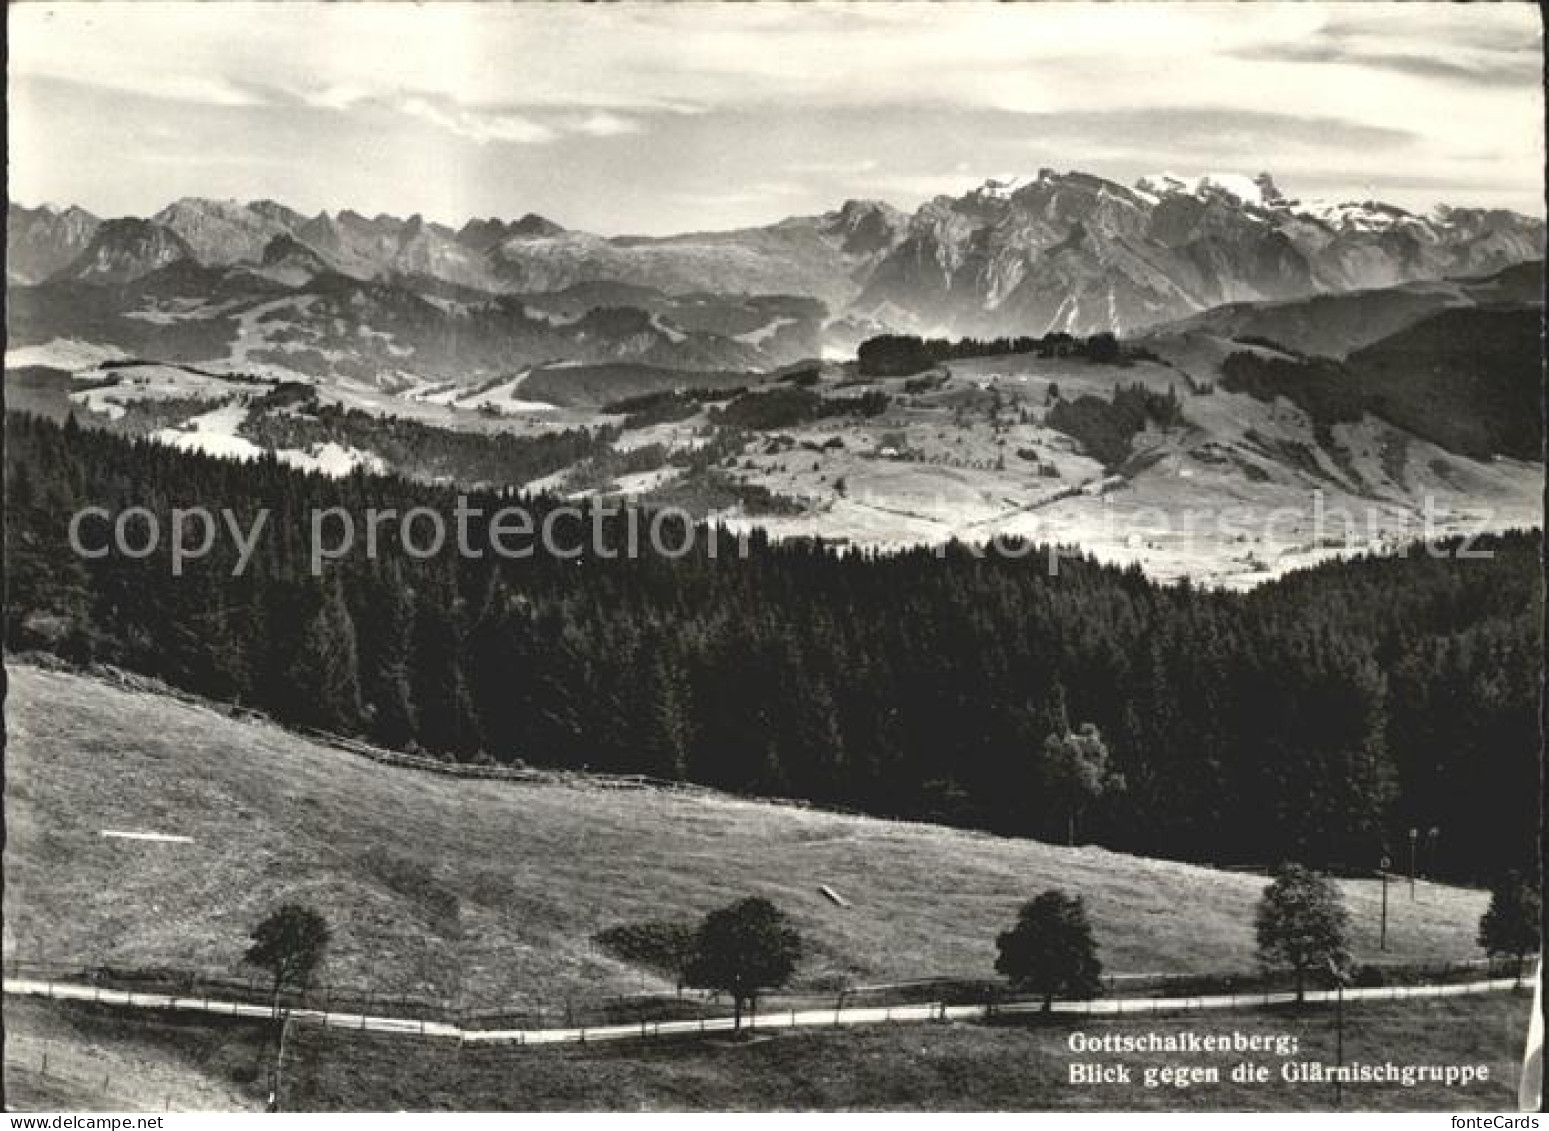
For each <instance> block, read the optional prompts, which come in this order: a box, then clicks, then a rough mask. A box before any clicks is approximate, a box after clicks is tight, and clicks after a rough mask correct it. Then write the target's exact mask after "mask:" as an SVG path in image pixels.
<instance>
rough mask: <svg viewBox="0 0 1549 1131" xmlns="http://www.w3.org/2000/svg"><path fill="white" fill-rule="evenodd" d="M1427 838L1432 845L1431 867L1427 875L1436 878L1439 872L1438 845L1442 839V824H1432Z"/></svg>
mask: <svg viewBox="0 0 1549 1131" xmlns="http://www.w3.org/2000/svg"><path fill="white" fill-rule="evenodd" d="M1426 838H1427V840H1428V842H1429V845H1430V850H1431V859H1430V867H1429V869H1428V870H1427V871H1426V873H1425V874H1426V875H1427V876H1429V877H1430V878H1431V879H1433V880H1434V879H1435V878H1436V872H1437V867H1436V864H1437V856H1438V852H1437V845H1438V842H1439V841H1440V840H1441V826H1440V825H1432V826H1431V828H1430V831H1429V832H1427V833H1426Z"/></svg>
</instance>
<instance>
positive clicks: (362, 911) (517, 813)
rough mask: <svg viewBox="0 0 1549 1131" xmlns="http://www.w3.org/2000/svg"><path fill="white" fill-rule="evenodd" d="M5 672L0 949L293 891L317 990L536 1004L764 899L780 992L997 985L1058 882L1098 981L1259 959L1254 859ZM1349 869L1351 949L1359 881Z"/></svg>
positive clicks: (40, 952) (1428, 888) (248, 916)
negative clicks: (1211, 861) (608, 778)
mask: <svg viewBox="0 0 1549 1131" xmlns="http://www.w3.org/2000/svg"><path fill="white" fill-rule="evenodd" d="M10 675H11V683H10V693H9V702H8V704H7V716H8V724H9V731H10V741H9V747H8V750H7V758H6V767H7V770H6V772H7V785H8V788H7V791H6V802H5V804H6V825H7V837H8V843H7V850H6V855H5V897H4V898H5V948H6V953H7V954H8V955H11V956H14V957H15V958H17V959H20V960H22V961H35V960H40V959H41V960H45V961H48V962H51V963H57V964H63V965H64V966H67V967H68V966H79V967H81V968H85V967H95V966H103V965H108V966H113V967H118V968H126V969H135V968H141V969H143V968H171V969H177V970H193V971H201V972H203V973H205V974H206V975H211V976H232V975H239V976H240V974H241V967H240V955H241V953H242V950H243V947H244V946H245V943H246V935H247V932H248V930H249V929H250V928H251V926H252V925H253V923H255V922H256V921H257V920H258V919H259V918H261V917H262V916H263V915H264V914H265V913H266V912H267V911H268V910H269V909H271V908H272V907H273V906H274V905H275V904H277V903H279V902H281V901H283V900H286V899H291V900H298V901H302V902H305V903H310V904H312V905H314V906H316V907H318V908H320V909H322V910H323V911H324V912H325V913H326V914H327V915H328V917H329V919H330V920H331V921H332V923H333V926H334V930H335V939H334V943H333V946H332V949H331V952H330V958H329V963H328V967H327V970H326V973H325V975H324V979H325V980H326V981H331V982H336V983H340V984H352V985H357V986H360V985H364V984H371V985H372V986H374V988H375V989H376V990H377V992H378V993H412V994H417V995H422V996H430V997H435V998H439V999H442V1000H444V1001H447V1002H449V1003H456V1004H459V1005H461V1006H464V1007H472V1006H476V1005H478V1004H480V1003H484V1004H489V1003H494V1002H498V1003H509V1004H511V1005H513V1006H518V1005H520V1006H525V1007H529V1008H531V1007H539V1006H549V1007H552V1006H554V1005H555V1003H558V1002H562V1001H563V1000H564V999H565V998H566V997H568V996H575V997H578V998H587V997H598V996H602V995H606V994H616V993H629V992H635V991H639V990H643V989H653V990H658V991H660V990H667V991H670V990H671V986H670V985H664V984H663V982H662V981H661V979H660V977H659V976H658V975H656V974H654V973H652V972H651V971H649V970H646V969H643V968H640V967H636V966H632V965H630V964H628V963H626V962H624V961H622V960H620V959H618V958H615V957H613V956H612V955H610V954H609V953H607V952H605V951H603V950H602V949H600V948H599V947H598V946H597V945H595V944H594V943H593V941H592V936H593V935H594V934H595V933H596V932H597V931H598V930H600V929H602V928H605V927H608V926H612V925H615V924H618V923H621V922H630V921H635V920H642V919H660V918H663V917H675V916H681V917H697V916H699V915H702V914H703V913H704V912H706V911H708V910H710V909H712V908H714V907H717V906H720V905H722V904H724V903H727V902H729V901H731V900H733V899H735V898H738V897H740V896H742V895H745V894H751V893H758V894H762V895H765V896H767V897H769V898H771V899H773V900H774V901H775V902H777V903H778V904H779V905H780V906H782V907H783V908H785V909H786V910H787V911H788V913H790V914H791V915H792V917H793V918H794V919H795V921H796V923H797V925H798V926H799V927H800V929H801V930H802V932H803V934H804V935H805V936H806V938H807V939H808V957H807V959H806V960H805V962H804V963H803V965H802V967H801V969H800V971H799V973H798V984H800V985H805V986H808V987H812V988H814V989H821V988H826V989H829V990H832V989H834V988H836V987H837V986H840V985H844V984H850V985H856V984H869V983H875V982H880V981H890V980H898V979H907V978H917V977H921V976H926V975H959V976H965V977H974V978H982V977H992V976H993V969H992V967H993V956H994V953H995V951H994V936H995V933H996V932H997V931H998V930H1001V929H1003V928H1004V927H1005V925H1007V924H1008V923H1009V922H1010V921H1011V919H1012V917H1013V916H1014V914H1015V911H1016V908H1017V906H1018V905H1019V904H1020V902H1021V901H1023V900H1024V899H1026V898H1029V897H1030V896H1031V895H1032V894H1034V893H1036V892H1037V891H1039V890H1041V889H1043V888H1045V887H1051V886H1059V887H1063V888H1065V889H1067V890H1071V891H1075V892H1079V893H1081V894H1082V895H1083V896H1084V897H1085V898H1086V901H1087V904H1088V906H1089V908H1090V913H1091V915H1092V918H1093V921H1094V924H1095V928H1096V934H1097V938H1098V941H1099V944H1100V948H1101V955H1102V958H1103V960H1104V962H1105V965H1106V969H1107V970H1108V971H1110V972H1114V973H1155V972H1172V971H1178V972H1216V973H1227V972H1248V971H1250V970H1251V969H1252V967H1253V949H1252V908H1253V905H1254V902H1255V900H1256V898H1257V896H1258V893H1259V891H1260V890H1261V889H1262V886H1263V884H1264V880H1263V878H1262V877H1260V876H1253V875H1247V874H1240V873H1232V872H1223V871H1214V870H1210V869H1206V868H1200V867H1194V866H1189V865H1184V864H1177V863H1169V862H1165V861H1160V860H1153V859H1145V858H1140V857H1132V856H1124V855H1119V854H1115V853H1112V852H1108V851H1105V850H1102V849H1100V848H1094V847H1076V848H1064V847H1055V846H1051V845H1047V844H1041V843H1037V842H1034V841H1027V840H1015V839H1004V838H998V837H993V836H988V835H975V834H971V833H966V832H962V831H958V830H950V829H945V828H940V827H935V826H930V825H917V824H904V823H896V822H889V821H883V820H876V819H869V818H862V817H854V816H847V815H843V814H837V813H830V812H822V811H817V810H813V809H806V808H797V807H792V806H789V805H780V804H771V803H766V802H754V801H751V800H742V799H739V798H734V797H729V796H724V795H718V794H713V793H709V792H704V791H694V792H661V791H656V790H649V789H646V790H639V789H637V790H618V789H609V788H604V783H602V782H597V781H591V780H589V779H586V778H584V777H581V778H573V779H568V780H567V781H556V782H553V783H548V784H542V783H513V782H505V781H478V780H465V779H457V778H448V777H441V776H436V775H428V774H425V773H424V772H422V771H416V770H411V769H402V768H395V767H389V766H384V765H381V764H378V763H375V762H372V761H369V760H366V759H364V758H361V757H359V756H357V755H352V754H348V753H345V752H342V751H339V750H336V749H333V748H331V747H328V746H324V745H320V744H318V743H316V742H313V741H309V740H307V739H303V738H300V737H298V736H296V735H295V734H293V733H290V732H287V731H284V730H281V729H280V728H278V727H276V726H274V725H272V724H269V723H267V722H264V721H262V720H258V719H252V718H246V719H234V718H232V717H229V716H228V715H227V714H224V713H222V712H220V711H217V710H215V709H213V708H212V707H208V706H202V705H199V704H196V703H189V702H184V701H180V700H175V699H170V698H167V697H166V696H164V695H159V694H152V693H150V692H148V691H145V690H133V689H127V688H124V687H120V686H114V685H111V684H108V683H104V682H102V681H100V680H97V679H91V678H84V677H81V676H78V675H71V674H66V673H63V672H59V671H47V670H40V669H38V668H34V667H30V666H27V665H25V664H13V665H12V666H11V669H10ZM103 830H128V831H146V832H159V833H168V834H176V835H180V836H186V837H190V838H192V841H191V843H158V842H135V841H123V840H110V839H107V838H105V837H104V836H103V835H102V834H103ZM819 884H827V885H830V886H831V887H833V888H834V889H835V890H837V891H838V892H840V893H842V895H843V896H844V897H845V899H846V900H847V901H848V903H849V904H850V906H848V907H839V906H836V905H835V904H833V903H832V902H830V901H829V900H828V899H826V898H825V897H824V896H823V895H822V894H821V893H820V892H819V891H818V885H819ZM1343 886H1344V890H1345V893H1346V898H1347V900H1348V901H1349V904H1350V907H1351V911H1352V922H1353V927H1354V931H1355V950H1356V954H1357V957H1358V958H1359V959H1361V960H1364V961H1371V960H1373V959H1375V958H1377V957H1378V955H1377V952H1376V932H1377V912H1378V900H1379V891H1378V886H1379V885H1378V884H1377V883H1376V882H1375V881H1348V882H1345V883H1344V885H1343ZM104 892H112V893H113V898H112V899H110V900H104V899H103V898H102V893H104ZM1389 894H1390V897H1391V898H1390V905H1389V916H1390V917H1389V948H1388V953H1387V955H1386V957H1387V958H1388V959H1390V960H1394V961H1426V962H1439V961H1446V960H1456V959H1469V958H1475V957H1477V956H1478V952H1477V948H1476V946H1475V943H1474V932H1475V928H1476V925H1477V922H1478V917H1479V914H1480V913H1481V911H1482V910H1483V907H1484V895H1483V893H1479V892H1473V891H1465V890H1462V889H1455V888H1445V887H1440V886H1433V885H1430V884H1422V885H1421V887H1420V889H1419V899H1418V901H1416V902H1410V900H1409V899H1408V898H1407V897H1406V895H1405V893H1403V891H1402V889H1400V888H1398V887H1394V889H1393V890H1392V891H1391V892H1390V893H1389Z"/></svg>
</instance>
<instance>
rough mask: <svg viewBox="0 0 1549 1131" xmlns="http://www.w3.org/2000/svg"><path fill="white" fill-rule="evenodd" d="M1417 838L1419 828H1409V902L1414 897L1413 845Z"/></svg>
mask: <svg viewBox="0 0 1549 1131" xmlns="http://www.w3.org/2000/svg"><path fill="white" fill-rule="evenodd" d="M1419 840H1420V830H1419V829H1416V828H1411V829H1410V830H1409V902H1411V903H1413V902H1414V898H1415V846H1416V845H1417V844H1418V843H1419Z"/></svg>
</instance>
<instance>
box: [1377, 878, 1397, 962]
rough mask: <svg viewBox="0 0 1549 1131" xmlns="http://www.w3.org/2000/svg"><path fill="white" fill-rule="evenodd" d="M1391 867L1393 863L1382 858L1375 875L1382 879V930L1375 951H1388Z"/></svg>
mask: <svg viewBox="0 0 1549 1131" xmlns="http://www.w3.org/2000/svg"><path fill="white" fill-rule="evenodd" d="M1391 867H1393V861H1392V860H1390V859H1389V858H1388V857H1386V856H1384V857H1383V858H1382V859H1381V860H1380V861H1378V863H1377V874H1378V875H1379V876H1381V877H1382V929H1381V930H1380V931H1379V932H1378V935H1377V949H1378V950H1381V951H1386V950H1387V949H1388V869H1389V868H1391Z"/></svg>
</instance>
